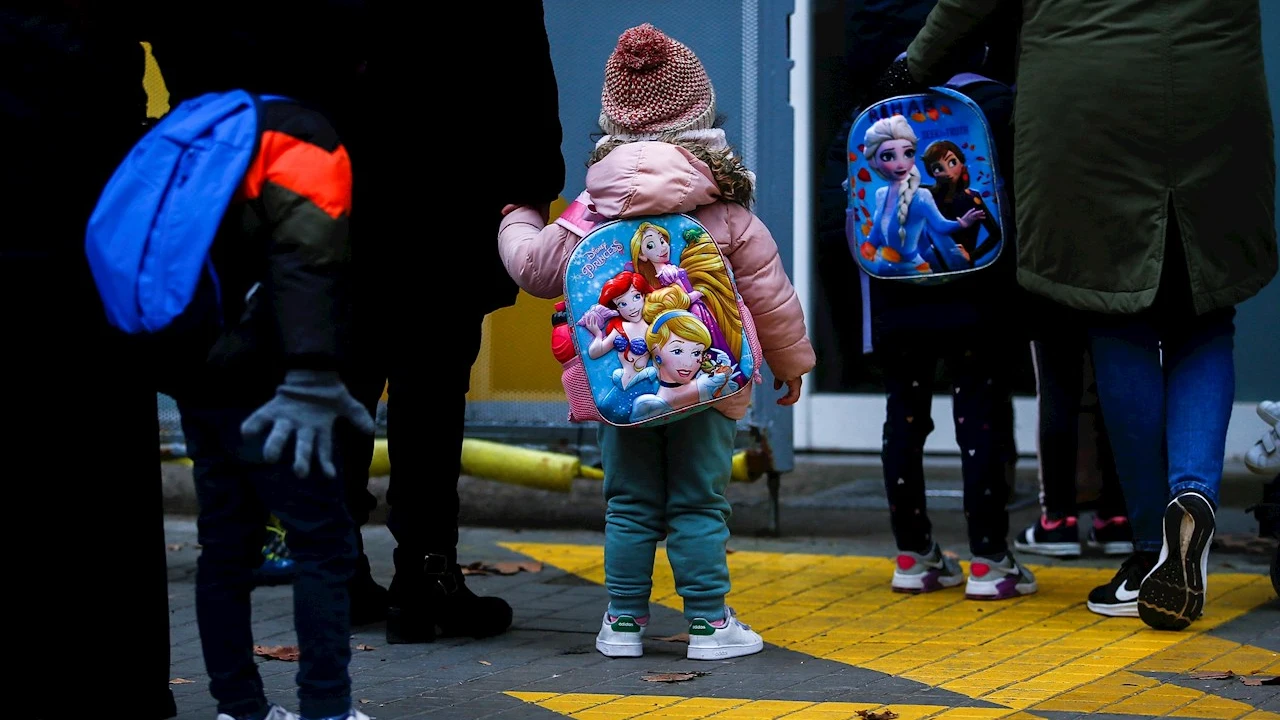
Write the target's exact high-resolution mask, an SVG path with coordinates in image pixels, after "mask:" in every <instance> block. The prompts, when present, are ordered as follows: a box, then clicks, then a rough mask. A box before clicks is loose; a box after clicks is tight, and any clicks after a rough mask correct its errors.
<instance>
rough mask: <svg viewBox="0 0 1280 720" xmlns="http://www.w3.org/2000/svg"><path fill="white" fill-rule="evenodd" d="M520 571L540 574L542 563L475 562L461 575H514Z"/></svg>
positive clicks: (525, 561)
mask: <svg viewBox="0 0 1280 720" xmlns="http://www.w3.org/2000/svg"><path fill="white" fill-rule="evenodd" d="M521 571H524V572H531V573H536V572H542V563H540V562H533V561H528V560H522V561H519V562H496V563H484V562H480V561H476V562H473V563H471V564H470V565H467V566H466V567H464V568H462V574H463V575H515V574H516V573H518V572H521Z"/></svg>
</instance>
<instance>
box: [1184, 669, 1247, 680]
mask: <svg viewBox="0 0 1280 720" xmlns="http://www.w3.org/2000/svg"><path fill="white" fill-rule="evenodd" d="M1235 676H1236V674H1235V673H1233V672H1231V671H1230V670H1205V671H1202V672H1193V673H1191V679H1192V680H1227V679H1229V678H1233V677H1235Z"/></svg>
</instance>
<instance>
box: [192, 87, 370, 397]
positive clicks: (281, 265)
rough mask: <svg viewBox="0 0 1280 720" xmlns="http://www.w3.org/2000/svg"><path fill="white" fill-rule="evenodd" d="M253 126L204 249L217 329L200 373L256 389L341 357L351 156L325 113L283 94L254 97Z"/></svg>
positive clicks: (332, 365) (333, 365)
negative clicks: (252, 150) (254, 135)
mask: <svg viewBox="0 0 1280 720" xmlns="http://www.w3.org/2000/svg"><path fill="white" fill-rule="evenodd" d="M259 134H260V140H259V146H258V150H257V153H256V155H255V156H254V158H253V160H252V161H251V162H250V164H249V169H248V170H247V171H246V172H245V175H244V179H243V181H242V182H241V184H240V187H239V189H238V190H237V192H236V194H235V196H234V198H233V199H232V202H231V205H230V207H229V208H228V210H227V213H226V215H225V216H224V218H223V221H222V225H221V226H220V228H219V230H218V235H217V237H216V239H215V240H214V244H213V247H212V249H211V252H210V254H211V257H212V260H213V266H214V271H215V273H216V275H217V278H218V283H217V286H216V289H215V290H214V291H215V292H217V294H218V295H219V300H220V303H221V307H222V318H221V322H222V328H221V331H220V332H219V333H218V334H217V338H216V340H215V341H214V343H213V348H212V350H211V352H210V353H209V355H208V369H209V370H211V371H212V372H213V373H214V377H213V378H208V377H206V379H215V380H216V379H228V380H229V379H232V377H239V378H242V379H246V380H247V379H249V378H246V377H244V376H246V375H247V376H249V377H251V378H255V379H258V380H259V381H260V382H261V383H263V385H264V387H263V389H265V385H267V384H271V386H272V387H274V385H273V383H274V382H276V381H277V380H278V378H279V376H280V375H281V374H282V373H283V372H285V371H287V370H292V369H316V370H336V369H338V368H339V366H340V363H341V362H342V358H343V356H344V352H343V349H344V345H345V343H346V342H347V340H346V338H347V328H348V326H349V324H350V318H349V317H348V303H349V298H348V297H347V293H348V290H347V288H346V285H347V282H348V276H349V274H350V269H349V265H350V251H349V248H348V232H347V226H348V218H349V216H350V213H351V162H350V159H349V158H348V157H347V151H346V148H345V147H343V145H342V143H341V141H340V140H339V139H338V135H337V133H336V131H334V129H333V127H332V126H331V125H330V123H329V121H328V120H327V119H326V118H325V117H324V116H323V115H321V114H320V113H318V112H316V111H314V110H311V109H308V108H306V107H304V106H302V105H299V104H296V103H294V102H292V101H283V100H271V101H264V102H262V103H261V106H260V123H259ZM228 373H229V374H230V376H232V377H229V376H228ZM216 384H221V383H216Z"/></svg>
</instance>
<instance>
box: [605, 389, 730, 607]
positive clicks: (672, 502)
mask: <svg viewBox="0 0 1280 720" xmlns="http://www.w3.org/2000/svg"><path fill="white" fill-rule="evenodd" d="M736 426H737V423H736V422H734V421H733V420H731V419H729V418H727V417H725V416H724V415H722V414H720V412H718V411H717V410H715V409H707V410H704V411H702V412H699V413H696V414H694V415H690V416H689V417H687V418H685V419H683V420H678V421H676V422H673V423H670V424H668V425H660V426H658V427H654V428H616V427H613V426H610V425H606V424H603V423H602V424H601V425H600V430H599V440H600V453H601V457H602V458H603V461H604V499H605V503H606V509H605V530H604V578H605V589H606V590H608V591H609V612H610V614H613V615H634V616H636V617H643V616H645V615H648V614H649V595H650V593H651V591H652V590H653V561H654V553H655V552H656V551H657V547H658V541H659V540H661V539H662V538H663V536H664V535H665V536H666V539H667V558H668V560H669V561H670V562H671V571H672V574H673V575H674V576H675V582H676V592H677V593H679V595H680V597H681V598H682V599H683V600H684V614H685V616H686V617H687V618H689V619H690V620H692V619H693V618H699V617H700V618H705V619H707V620H720V619H722V618H723V617H724V598H725V595H728V594H729V565H728V562H727V557H726V554H725V552H726V546H727V544H728V542H729V525H728V521H729V515H730V513H731V510H730V508H729V501H728V500H726V499H725V496H724V493H725V489H726V488H727V487H728V486H729V476H730V475H731V474H732V472H733V442H734V436H735V434H736Z"/></svg>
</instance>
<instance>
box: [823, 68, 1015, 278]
mask: <svg viewBox="0 0 1280 720" xmlns="http://www.w3.org/2000/svg"><path fill="white" fill-rule="evenodd" d="M978 83H995V84H997V85H1000V86H1001V88H1003V89H1005V90H1007V91H1008V92H1010V93H1011V92H1012V90H1011V89H1009V88H1007V86H1004V85H1003V84H1002V83H998V82H997V81H995V80H991V79H989V78H985V77H982V76H980V75H976V74H973V73H963V74H961V75H957V76H955V77H953V78H952V79H951V80H950V81H949V82H948V83H947V84H946V85H945V86H942V87H934V88H930V89H928V90H927V91H925V92H920V93H914V94H909V95H898V96H895V97H890V98H886V99H884V100H881V101H879V102H876V103H873V104H871V105H868V106H867V107H866V108H864V109H863V110H862V111H861V112H860V113H859V114H858V116H857V118H856V119H855V120H854V122H853V125H852V127H851V128H850V130H849V138H848V177H847V179H846V187H847V189H848V208H847V210H846V218H845V235H846V238H847V239H848V242H849V250H850V252H852V253H853V257H854V259H855V260H856V261H857V263H858V265H859V266H860V267H861V268H862V270H863V271H864V272H866V274H867V275H869V276H870V277H872V278H876V279H880V280H886V281H897V282H911V283H917V284H928V285H933V284H940V283H945V282H948V281H950V280H952V279H955V278H958V277H962V276H968V275H971V274H973V273H977V272H981V271H982V270H984V269H985V268H988V267H991V266H992V265H994V264H995V261H996V259H997V258H999V257H1000V255H1001V253H1002V252H1003V251H1004V247H1005V243H1006V238H1007V236H1008V235H1009V233H1008V232H1006V228H1010V227H1011V225H1010V223H1009V220H1010V217H1011V215H1010V213H1009V211H1008V202H1007V197H1006V195H1005V183H1004V180H1003V178H1002V177H1001V172H1000V167H1001V166H1000V163H999V162H998V161H997V158H996V143H995V141H994V139H993V133H992V131H991V127H990V126H989V124H988V122H987V118H986V116H985V115H984V114H983V112H982V108H981V107H980V106H979V105H978V104H977V103H976V102H975V101H974V100H973V99H972V98H971V97H970V96H969V95H968V94H966V92H965V91H966V89H967V88H970V87H972V86H974V85H976V84H978Z"/></svg>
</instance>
